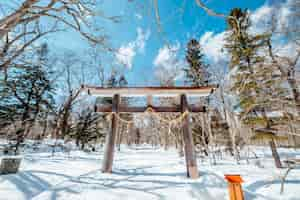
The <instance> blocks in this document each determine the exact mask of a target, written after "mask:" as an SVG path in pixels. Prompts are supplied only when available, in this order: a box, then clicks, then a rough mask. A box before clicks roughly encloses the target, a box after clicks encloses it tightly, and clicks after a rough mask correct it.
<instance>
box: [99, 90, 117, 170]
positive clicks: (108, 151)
mask: <svg viewBox="0 0 300 200" xmlns="http://www.w3.org/2000/svg"><path fill="white" fill-rule="evenodd" d="M119 105H120V95H118V94H115V95H114V96H113V99H112V112H113V113H118V112H119ZM117 131H118V117H117V116H116V115H115V114H113V115H112V121H111V131H110V132H109V134H108V135H107V136H106V141H105V151H104V160H103V166H102V172H103V173H112V166H113V160H114V151H115V144H116V136H117Z"/></svg>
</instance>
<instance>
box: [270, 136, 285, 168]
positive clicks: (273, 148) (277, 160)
mask: <svg viewBox="0 0 300 200" xmlns="http://www.w3.org/2000/svg"><path fill="white" fill-rule="evenodd" d="M269 145H270V148H271V151H272V156H273V158H274V161H275V166H276V167H277V168H282V164H281V161H280V157H279V154H278V152H277V148H276V144H275V142H274V139H271V141H270V142H269Z"/></svg>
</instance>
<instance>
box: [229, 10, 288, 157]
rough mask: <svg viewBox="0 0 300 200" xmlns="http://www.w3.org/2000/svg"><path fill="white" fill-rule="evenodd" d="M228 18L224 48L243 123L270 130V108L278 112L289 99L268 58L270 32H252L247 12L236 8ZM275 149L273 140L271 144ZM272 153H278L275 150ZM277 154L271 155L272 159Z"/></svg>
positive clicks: (278, 73)
mask: <svg viewBox="0 0 300 200" xmlns="http://www.w3.org/2000/svg"><path fill="white" fill-rule="evenodd" d="M230 16H231V17H230V18H228V21H227V22H228V35H227V38H226V45H225V48H226V49H227V50H228V52H229V54H230V55H231V60H230V77H231V80H232V87H231V91H232V92H233V93H234V94H235V95H237V97H238V104H237V105H236V108H238V109H240V110H241V112H240V113H241V114H240V115H241V119H242V121H243V122H245V123H247V124H249V125H252V126H253V127H254V128H257V127H258V126H263V127H264V128H266V129H267V130H271V128H272V123H271V122H272V121H271V119H270V118H269V116H268V112H270V111H274V110H276V111H278V110H280V109H281V108H282V106H283V105H284V104H286V103H288V101H286V100H285V97H286V90H285V89H284V88H283V87H282V80H281V78H280V71H278V70H277V69H276V67H274V66H273V65H272V63H269V60H268V59H267V52H266V51H267V50H268V41H269V40H270V35H269V34H251V33H250V31H249V28H250V26H251V23H250V18H249V12H248V11H247V10H241V9H240V8H235V9H233V10H232V11H231V13H230ZM270 147H271V148H272V151H273V152H274V147H275V144H274V141H273V140H272V144H271V145H270ZM275 152H277V151H276V150H275ZM277 158H279V156H274V159H277Z"/></svg>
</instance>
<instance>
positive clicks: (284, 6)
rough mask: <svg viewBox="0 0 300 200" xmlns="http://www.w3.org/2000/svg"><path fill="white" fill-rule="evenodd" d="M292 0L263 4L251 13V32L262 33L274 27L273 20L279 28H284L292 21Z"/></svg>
mask: <svg viewBox="0 0 300 200" xmlns="http://www.w3.org/2000/svg"><path fill="white" fill-rule="evenodd" d="M291 3H292V0H288V1H286V2H284V3H281V4H274V5H267V4H266V5H263V6H262V7H260V8H258V9H256V10H255V11H253V12H252V13H251V22H252V28H251V32H253V33H261V32H266V31H269V30H270V29H271V28H272V27H271V26H272V23H271V22H272V20H274V21H275V24H273V25H275V27H276V28H277V29H283V28H284V26H285V25H286V24H288V23H290V21H291V20H292V19H291V17H290V16H291V14H292V11H291V6H292V4H291Z"/></svg>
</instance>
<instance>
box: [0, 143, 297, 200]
mask: <svg viewBox="0 0 300 200" xmlns="http://www.w3.org/2000/svg"><path fill="white" fill-rule="evenodd" d="M45 149H46V148H41V149H40V150H39V151H38V152H36V153H33V152H32V151H29V150H28V151H25V152H24V153H23V160H22V164H21V169H20V172H19V173H18V174H12V175H1V176H0V200H25V199H26V200H27V199H33V200H54V199H57V200H65V199H72V200H77V199H80V200H85V199H86V200H93V199H104V200H116V199H130V200H134V199H139V200H141V199H142V200H148V199H149V200H150V199H151V200H154V199H172V200H173V199H175V200H176V199H178V200H182V199H201V200H202V199H204V200H206V199H208V200H209V199H221V200H222V199H229V197H228V196H229V195H228V188H227V183H226V181H225V179H224V174H240V175H241V176H242V178H243V179H244V183H243V189H244V193H245V197H246V200H248V199H255V200H258V199H268V200H273V199H289V200H292V199H293V200H296V199H300V198H299V197H300V190H299V185H300V173H299V172H300V169H298V168H297V169H294V170H292V171H291V172H290V174H289V175H288V178H287V182H286V184H285V191H284V194H282V195H280V179H279V176H280V175H281V174H283V173H284V171H285V169H282V170H277V169H275V168H274V164H273V160H272V158H271V153H270V150H269V149H268V148H263V147H252V149H253V150H254V151H255V152H256V154H257V155H258V156H259V158H258V159H255V158H254V157H251V159H250V160H249V161H250V163H249V164H247V162H246V160H242V161H241V162H240V164H237V163H236V161H234V160H233V159H232V158H231V157H229V156H224V157H223V159H222V160H217V165H212V164H210V162H209V159H205V160H203V159H200V158H198V168H199V171H200V178H199V179H197V180H191V179H188V178H186V177H185V171H186V169H185V161H184V157H179V156H178V153H177V152H176V150H175V149H170V150H168V151H165V150H163V149H161V148H153V147H151V146H147V145H143V146H139V147H131V148H128V147H126V146H122V148H121V152H116V153H115V161H114V168H113V171H114V172H113V174H103V173H101V162H102V158H103V150H102V149H100V150H99V151H97V152H83V151H79V150H72V151H70V152H68V153H64V152H57V153H55V155H54V156H52V153H51V150H48V151H46V150H45ZM279 152H280V155H281V157H282V159H286V158H287V157H290V158H295V157H298V158H299V157H300V151H299V150H293V149H279ZM258 162H260V164H258Z"/></svg>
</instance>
